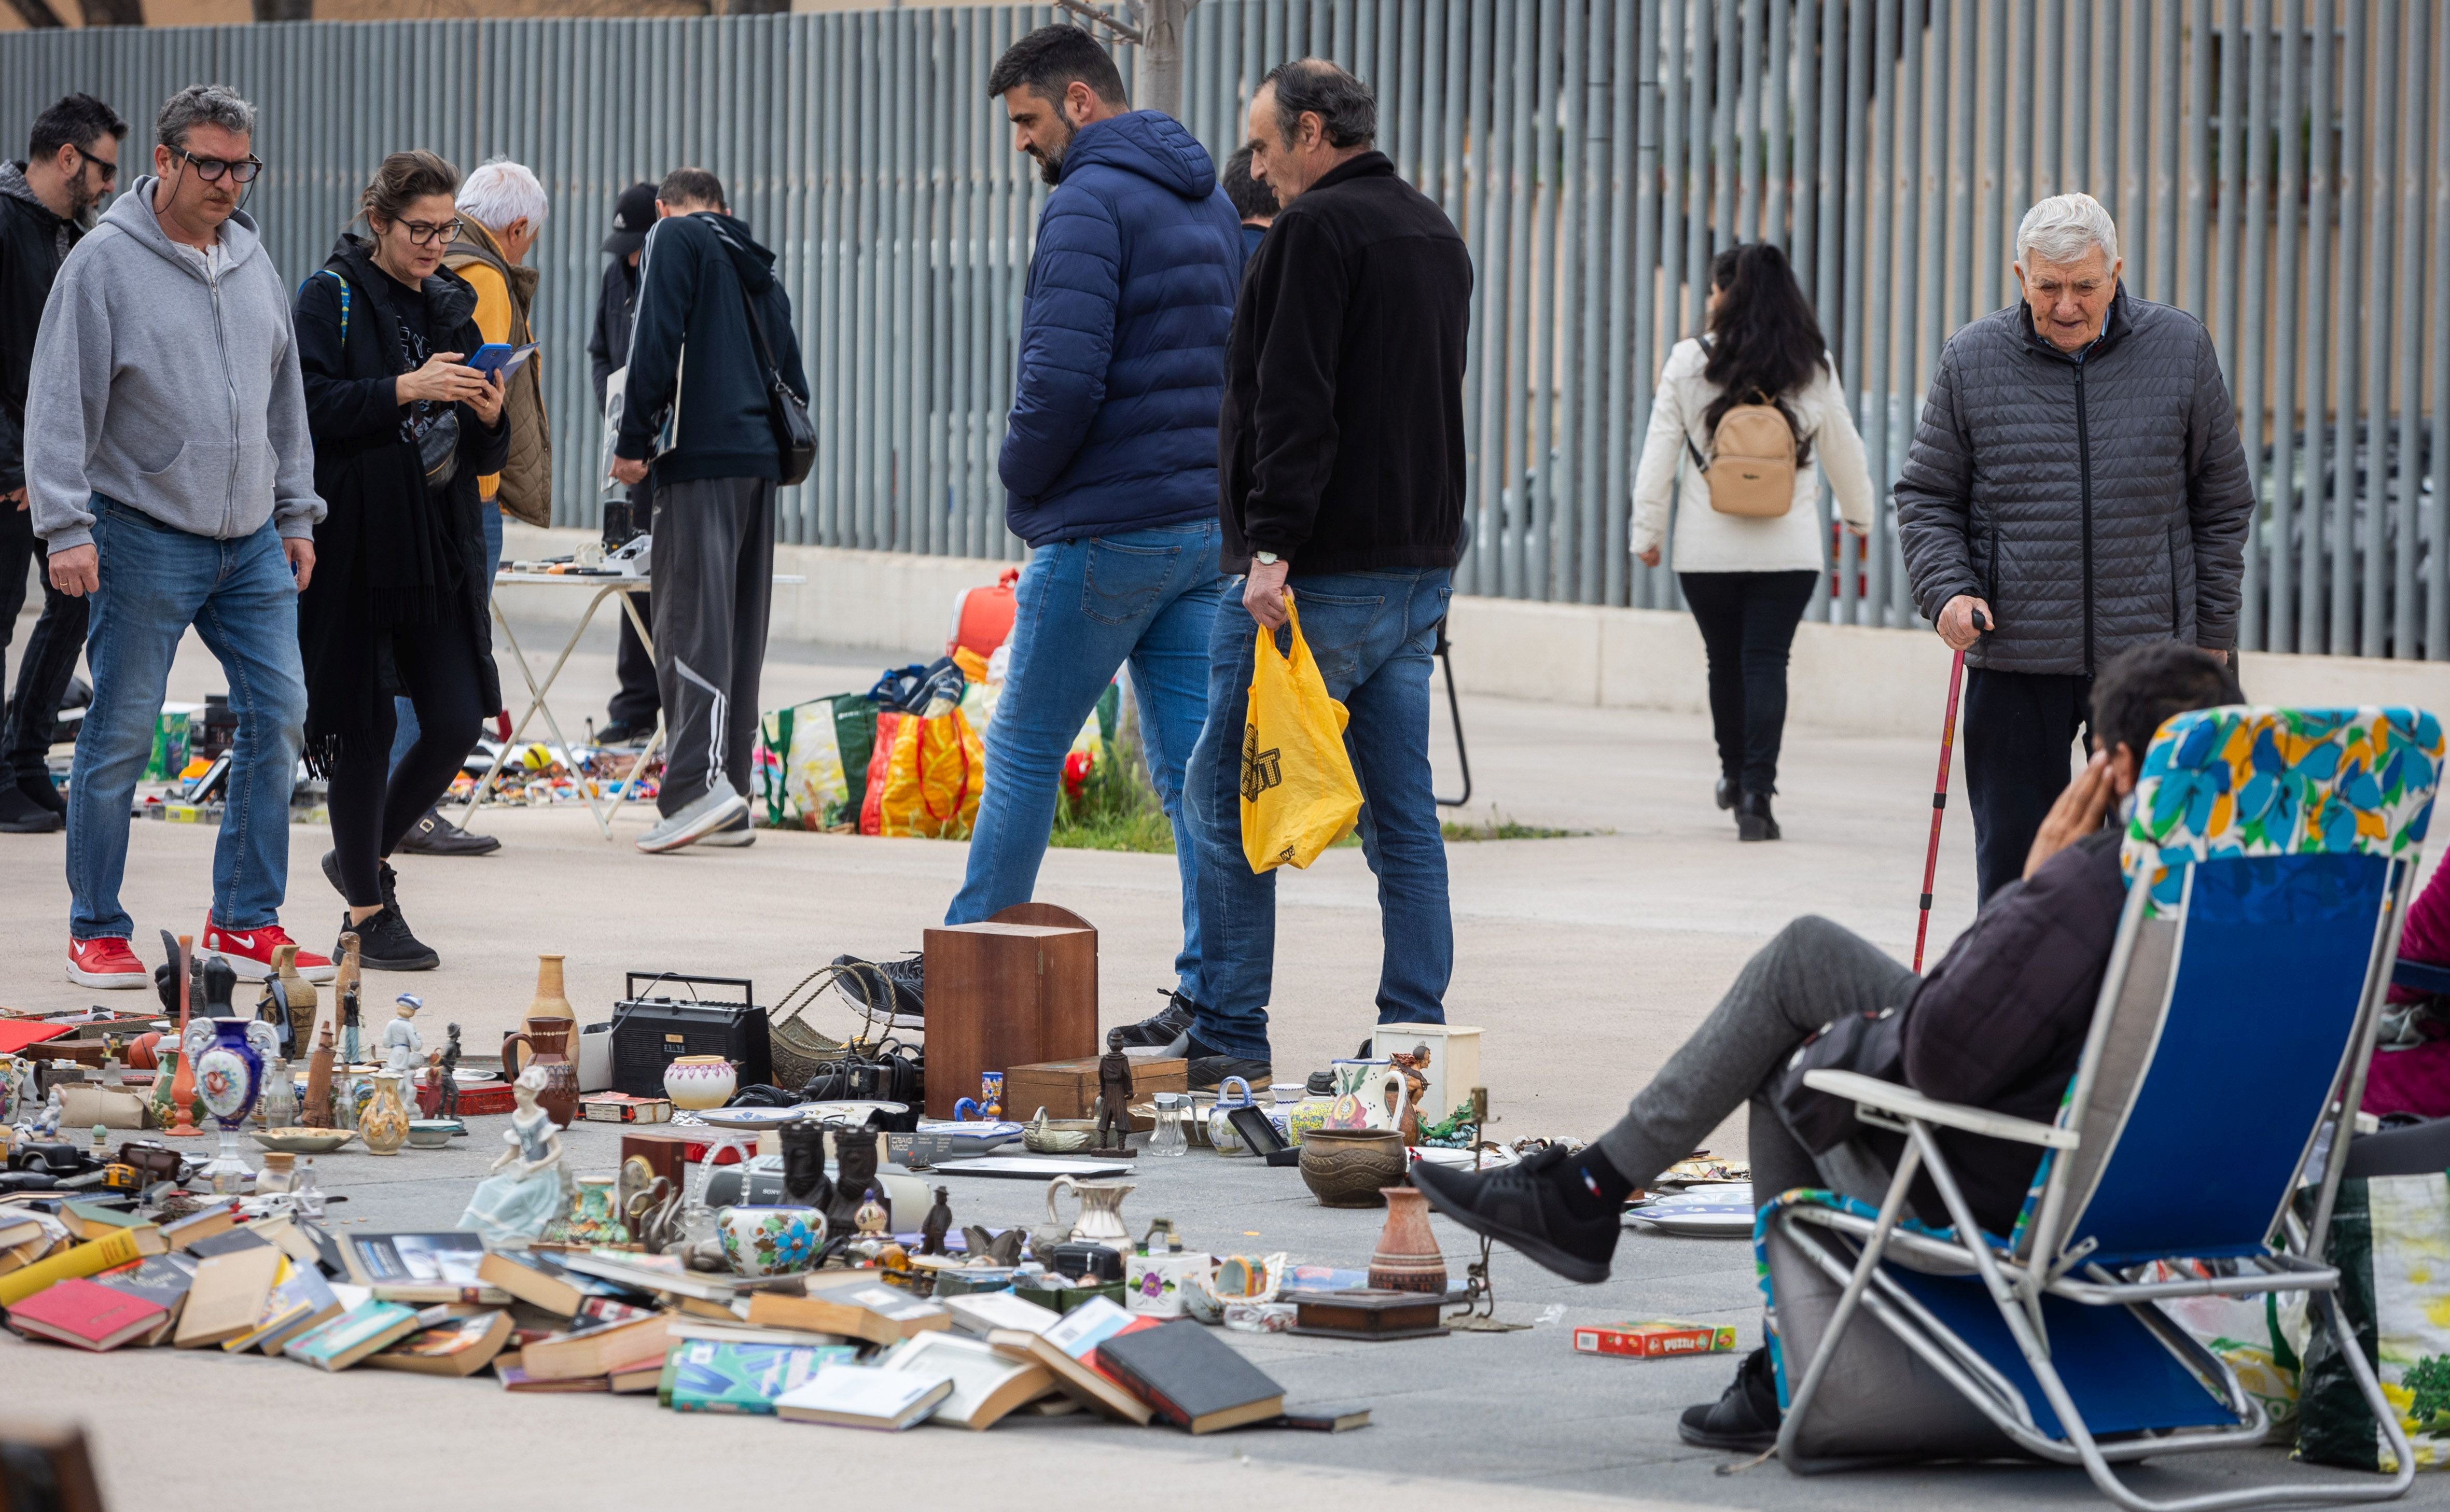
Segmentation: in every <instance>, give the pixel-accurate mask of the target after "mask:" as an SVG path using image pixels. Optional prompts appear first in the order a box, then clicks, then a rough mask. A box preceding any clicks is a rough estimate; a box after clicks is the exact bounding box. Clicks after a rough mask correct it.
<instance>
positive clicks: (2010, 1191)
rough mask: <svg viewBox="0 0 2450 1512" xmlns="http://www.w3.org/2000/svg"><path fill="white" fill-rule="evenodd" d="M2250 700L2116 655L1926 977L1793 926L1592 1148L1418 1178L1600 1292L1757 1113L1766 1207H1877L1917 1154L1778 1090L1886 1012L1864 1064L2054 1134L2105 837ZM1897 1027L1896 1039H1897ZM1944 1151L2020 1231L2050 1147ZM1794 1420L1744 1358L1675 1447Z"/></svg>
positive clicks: (1998, 1222)
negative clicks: (1721, 1146) (1617, 1253)
mask: <svg viewBox="0 0 2450 1512" xmlns="http://www.w3.org/2000/svg"><path fill="white" fill-rule="evenodd" d="M2239 702H2242V695H2241V694H2240V693H2239V691H2238V686H2237V680H2236V678H2235V677H2234V676H2232V675H2231V674H2230V672H2229V670H2228V668H2227V667H2226V664H2225V663H2224V662H2223V661H2221V660H2220V659H2219V658H2217V657H2215V656H2213V655H2211V654H2209V653H2207V652H2205V651H2201V650H2198V649H2194V648H2192V647H2188V646H2181V645H2178V644H2176V643H2175V642H2167V641H2165V642H2159V643H2155V644H2150V645H2144V646H2137V647H2132V648H2130V649H2128V650H2126V651H2123V652H2121V653H2120V654H2119V655H2117V656H2115V657H2113V658H2111V659H2110V662H2109V663H2108V665H2106V666H2105V667H2103V668H2102V669H2101V673H2100V676H2099V677H2098V679H2097V680H2096V681H2095V682H2094V684H2093V690H2092V731H2093V741H2094V746H2095V753H2094V755H2093V757H2092V759H2091V760H2090V762H2089V763H2088V764H2087V765H2086V766H2085V769H2084V772H2083V774H2082V775H2081V776H2079V777H2077V778H2076V780H2075V781H2074V782H2073V783H2071V785H2069V786H2068V788H2067V790H2066V791H2065V792H2063V793H2061V794H2060V795H2059V800H2058V802H2057V803H2056V804H2054V805H2052V807H2051V812H2050V816H2049V818H2048V819H2047V820H2045V821H2044V823H2043V824H2042V827H2041V831H2040V833H2039V834H2038V835H2036V836H2035V837H2034V840H2033V845H2032V852H2031V853H2030V854H2029V855H2028V857H2027V858H2026V862H2025V875H2024V880H2023V881H2022V882H2017V883H2013V884H2011V885H2009V886H2007V887H2004V888H2002V889H2000V891H1999V892H1998V893H1996V894H1995V895H1993V898H1992V899H1991V901H1990V904H1989V906H1987V907H1986V908H1984V909H1983V911H1982V914H1981V917H1980V918H1978V919H1976V920H1975V921H1974V924H1973V926H1972V927H1971V928H1969V929H1967V930H1966V931H1965V933H1964V934H1962V935H1960V936H1958V937H1957V940H1956V942H1955V943H1954V945H1952V946H1950V947H1949V951H1948V954H1947V955H1946V956H1944V957H1942V958H1941V960H1940V961H1939V963H1938V964H1937V965H1936V966H1934V967H1933V968H1932V971H1931V974H1930V975H1929V976H1927V977H1923V978H1920V979H1917V978H1916V977H1915V974H1914V973H1913V972H1911V971H1909V970H1907V969H1906V968H1905V967H1904V966H1902V965H1900V964H1898V963H1897V961H1896V960H1894V959H1892V958H1891V957H1890V956H1889V955H1888V954H1887V952H1885V951H1883V950H1881V949H1880V948H1879V947H1878V946H1876V945H1875V944H1873V943H1872V942H1871V941H1869V940H1864V939H1862V938H1861V937H1860V936H1858V935H1857V934H1855V933H1854V932H1853V931H1851V930H1848V929H1846V928H1843V927H1842V926H1840V925H1838V924H1835V923H1832V922H1830V921H1828V920H1826V919H1821V918H1818V917H1815V916H1810V915H1807V916H1805V917H1804V918H1801V919H1798V920H1796V921H1794V922H1793V923H1790V924H1788V925H1787V926H1786V927H1785V928H1784V929H1782V930H1780V931H1779V934H1778V937H1777V938H1776V939H1774V940H1771V941H1770V942H1769V943H1768V944H1767V945H1766V946H1764V947H1762V949H1761V950H1760V952H1759V953H1758V954H1757V955H1755V956H1754V957H1753V959H1752V960H1750V961H1748V962H1746V963H1745V965H1744V968H1743V970H1742V971H1740V972H1739V973H1738V974H1737V976H1736V980H1735V984H1734V985H1733V986H1732V987H1730V988H1729V989H1728V990H1727V994H1726V996H1725V997H1723V998H1720V999H1719V1005H1718V1006H1717V1007H1716V1008H1715V1009H1713V1010H1711V1013H1710V1017H1709V1018H1706V1019H1704V1020H1702V1023H1701V1027H1700V1028H1699V1029H1697V1030H1695V1031H1694V1033H1693V1036H1692V1037H1691V1038H1689V1039H1687V1040H1685V1041H1684V1043H1683V1045H1682V1047H1681V1048H1679V1049H1678V1050H1677V1052H1676V1053H1675V1054H1674V1055H1673V1056H1669V1057H1668V1060H1667V1063H1666V1064H1665V1065H1664V1066H1663V1067H1661V1068H1660V1072H1659V1075H1658V1076H1656V1077H1654V1078H1653V1079H1652V1080H1651V1083H1650V1085H1648V1086H1647V1087H1644V1088H1643V1090H1642V1091H1641V1092H1639V1093H1637V1094H1636V1095H1634V1098H1633V1101H1632V1104H1631V1105H1630V1106H1629V1107H1628V1108H1627V1109H1626V1111H1625V1115H1624V1117H1623V1118H1620V1119H1618V1120H1617V1122H1616V1125H1615V1127H1613V1128H1611V1129H1609V1130H1608V1131H1607V1132H1606V1133H1605V1134H1602V1135H1600V1137H1599V1138H1598V1140H1597V1141H1596V1142H1594V1143H1592V1144H1590V1145H1588V1146H1585V1148H1584V1149H1582V1150H1580V1151H1576V1152H1573V1153H1566V1152H1564V1151H1562V1150H1552V1151H1545V1152H1543V1153H1539V1154H1536V1155H1533V1156H1532V1157H1531V1158H1529V1159H1527V1160H1525V1161H1523V1162H1522V1163H1520V1164H1519V1165H1514V1166H1508V1167H1506V1168H1503V1169H1501V1170H1498V1171H1494V1172H1489V1173H1482V1174H1473V1173H1468V1172H1460V1171H1453V1170H1449V1169H1447V1168H1444V1167H1437V1166H1429V1165H1418V1166H1415V1167H1414V1168H1413V1170H1412V1184H1413V1185H1414V1186H1417V1187H1419V1188H1421V1189H1422V1191H1423V1192H1426V1193H1427V1194H1428V1196H1429V1203H1430V1205H1431V1206H1433V1207H1435V1208H1436V1209H1437V1210H1438V1211H1439V1212H1442V1213H1444V1214H1446V1215H1447V1216H1448V1217H1449V1218H1451V1219H1453V1220H1454V1221H1455V1222H1457V1223H1460V1224H1462V1225H1463V1226H1464V1227H1465V1228H1467V1229H1469V1230H1471V1231H1473V1232H1475V1233H1479V1234H1484V1235H1486V1236H1488V1237H1489V1238H1491V1239H1495V1240H1497V1241H1499V1242H1501V1243H1504V1244H1507V1245H1510V1246H1512V1247H1513V1248H1514V1249H1516V1250H1520V1251H1522V1253H1523V1254H1525V1255H1526V1256H1527V1257H1529V1258H1530V1259H1532V1260H1534V1261H1537V1262H1538V1263H1539V1264H1541V1265H1543V1266H1546V1268H1547V1269H1549V1270H1553V1271H1555V1272H1556V1273H1557V1274H1559V1275H1562V1276H1564V1277H1565V1278H1566V1279H1568V1280H1572V1281H1581V1282H1598V1281H1604V1280H1605V1279H1606V1278H1607V1273H1608V1258H1609V1256H1610V1255H1611V1254H1612V1253H1613V1252H1614V1250H1615V1249H1616V1242H1617V1236H1618V1235H1619V1234H1620V1233H1621V1232H1623V1226H1622V1221H1621V1213H1622V1211H1623V1207H1624V1198H1625V1196H1626V1194H1627V1193H1628V1192H1631V1191H1632V1190H1633V1189H1634V1188H1636V1187H1643V1186H1647V1185H1649V1184H1650V1182H1651V1181H1652V1180H1654V1179H1655V1178H1656V1177H1657V1176H1658V1175H1659V1174H1660V1173H1662V1172H1663V1171H1665V1170H1666V1169H1667V1168H1668V1167H1669V1166H1671V1165H1673V1164H1675V1163H1676V1162H1677V1161H1679V1160H1682V1159H1683V1158H1684V1157H1685V1156H1686V1155H1688V1154H1690V1153H1692V1152H1693V1150H1694V1148H1695V1147H1696V1146H1697V1145H1699V1144H1700V1142H1701V1139H1702V1138H1703V1137H1704V1136H1706V1135H1707V1134H1709V1132H1710V1131H1711V1130H1712V1129H1713V1128H1715V1127H1717V1126H1718V1124H1719V1123H1720V1121H1721V1119H1724V1118H1725V1117H1726V1116H1727V1115H1730V1114H1732V1113H1734V1112H1735V1111H1736V1109H1737V1108H1739V1107H1740V1106H1742V1105H1743V1104H1744V1103H1746V1102H1747V1101H1749V1102H1750V1103H1751V1105H1752V1107H1751V1121H1750V1135H1751V1143H1750V1148H1751V1156H1752V1173H1753V1192H1755V1193H1756V1195H1757V1196H1758V1197H1759V1198H1760V1200H1761V1201H1762V1202H1764V1203H1766V1202H1768V1201H1769V1200H1770V1199H1772V1198H1774V1197H1776V1196H1777V1195H1778V1194H1779V1193H1780V1192H1785V1191H1788V1190H1790V1189H1792V1188H1798V1187H1825V1188H1830V1189H1833V1190H1835V1191H1838V1192H1844V1193H1846V1194H1848V1195H1851V1196H1855V1197H1857V1198H1861V1199H1866V1200H1869V1201H1872V1202H1877V1201H1878V1200H1879V1198H1880V1195H1881V1193H1882V1192H1884V1191H1886V1190H1887V1188H1888V1186H1889V1177H1890V1173H1891V1171H1892V1170H1893V1169H1894V1167H1895V1164H1896V1159H1897V1156H1898V1153H1899V1152H1900V1150H1901V1149H1902V1144H1903V1141H1902V1140H1901V1139H1899V1138H1898V1137H1897V1136H1896V1135H1895V1134H1879V1133H1876V1132H1873V1133H1869V1134H1858V1135H1857V1137H1854V1138H1851V1139H1848V1140H1845V1141H1844V1142H1842V1143H1838V1144H1835V1145H1833V1146H1831V1147H1830V1148H1828V1149H1827V1150H1825V1151H1823V1152H1821V1153H1818V1154H1815V1153H1812V1152H1811V1151H1810V1150H1809V1149H1807V1148H1806V1147H1805V1145H1804V1143H1803V1142H1802V1141H1801V1140H1799V1138H1798V1136H1797V1134H1796V1133H1795V1132H1794V1131H1793V1130H1791V1129H1790V1128H1789V1127H1788V1124H1787V1123H1786V1122H1785V1121H1784V1120H1783V1119H1781V1117H1780V1115H1779V1108H1778V1103H1777V1101H1776V1100H1774V1098H1773V1096H1772V1095H1771V1094H1772V1092H1773V1090H1774V1088H1775V1086H1776V1084H1777V1083H1779V1081H1780V1080H1781V1079H1783V1073H1784V1071H1785V1069H1786V1066H1787V1062H1788V1059H1789V1058H1790V1057H1791V1056H1794V1055H1795V1053H1796V1051H1797V1049H1798V1048H1799V1046H1801V1045H1803V1044H1804V1042H1805V1041H1806V1040H1807V1039H1810V1038H1812V1037H1814V1036H1815V1035H1816V1034H1818V1032H1819V1031H1821V1030H1822V1029H1823V1028H1826V1027H1830V1026H1832V1025H1833V1023H1834V1022H1835V1021H1836V1020H1838V1019H1841V1018H1847V1017H1849V1016H1854V1015H1878V1014H1880V1013H1882V1012H1883V1011H1884V1010H1896V1018H1895V1019H1894V1020H1892V1021H1891V1023H1889V1024H1885V1025H1881V1026H1879V1027H1878V1028H1876V1029H1872V1028H1869V1027H1868V1026H1867V1031H1866V1032H1865V1033H1863V1034H1862V1035H1860V1036H1859V1037H1857V1040H1856V1044H1857V1048H1858V1051H1859V1052H1860V1053H1861V1056H1862V1057H1867V1058H1868V1059H1869V1060H1871V1061H1878V1060H1880V1059H1882V1058H1883V1056H1882V1054H1881V1052H1882V1049H1883V1047H1885V1049H1886V1057H1885V1058H1887V1060H1888V1062H1889V1063H1888V1064H1887V1065H1886V1066H1882V1065H1878V1064H1872V1063H1866V1059H1865V1058H1857V1062H1856V1064H1855V1065H1854V1066H1853V1069H1856V1070H1858V1071H1874V1072H1876V1073H1877V1072H1880V1071H1883V1070H1885V1071H1886V1072H1887V1075H1888V1079H1890V1080H1900V1079H1901V1080H1903V1081H1904V1082H1905V1084H1906V1085H1908V1086H1911V1087H1913V1088H1915V1089H1916V1090H1917V1091H1919V1092H1922V1093H1923V1094H1925V1095H1929V1096H1931V1097H1934V1098H1937V1099H1940V1100H1943V1101H1948V1102H1958V1103H1970V1104H1974V1105H1975V1106H1977V1107H1982V1108H1987V1109H1991V1110H1993V1111H1995V1112H1998V1113H2003V1114H2008V1115H2013V1116H2015V1117H2018V1118H2026V1119H2032V1120H2036V1121H2043V1122H2046V1121H2048V1120H2049V1119H2050V1118H2051V1115H2053V1114H2054V1113H2055V1112H2056V1111H2057V1109H2058V1106H2059V1101H2060V1098H2061V1096H2062V1095H2063V1094H2064V1093H2065V1091H2066V1089H2067V1085H2068V1078H2069V1077H2070V1076H2071V1075H2072V1074H2073V1073H2074V1071H2075V1069H2076V1061H2077V1057H2078V1056H2079V1055H2080V1053H2081V1052H2082V1050H2083V1048H2084V1043H2085V1035H2086V1030H2087V1028H2088V1027H2089V1026H2090V1023H2091V1020H2092V1011H2093V1002H2094V999H2095V998H2096V997H2097V996H2098V995H2099V993H2100V990H2101V980H2102V975H2103V972H2104V970H2105V968H2106V967H2107V966H2108V965H2109V962H2110V945H2111V943H2112V941H2113V940H2115V939H2116V937H2117V934H2118V921H2119V914H2120V912H2121V910H2122V909H2123V908H2124V907H2125V905H2126V894H2127V888H2126V884H2125V882H2123V881H2122V880H2121V876H2120V871H2119V862H2118V843H2119V835H2120V831H2119V829H2118V827H2117V826H2116V825H2114V824H2112V825H2107V826H2106V825H2105V823H2104V822H2105V820H2106V819H2107V818H2108V817H2109V816H2110V815H2112V814H2114V813H2115V812H2116V810H2117V807H2118V804H2119V800H2121V799H2123V798H2125V797H2126V796H2127V795H2128V794H2129V793H2130V792H2132V791H2133V790H2134V787H2135V780H2136V770H2137V766H2138V764H2139V763H2140V761H2141V760H2142V753H2143V751H2144V750H2145V748H2146V747H2147V746H2149V745H2150V743H2151V739H2152V733H2153V731H2155V730H2157V729H2158V728H2160V727H2161V725H2162V723H2163V722H2164V721H2165V720H2167V719H2168V718H2169V717H2170V716H2171V715H2173V714H2178V713H2182V712H2184V711H2186V710H2188V709H2195V708H2216V707H2218V706H2220V705H2223V704H2235V703H2239ZM1897 1020H1901V1026H1902V1029H1903V1034H1902V1036H1901V1037H1900V1036H1898V1035H1896V1034H1895V1033H1894V1032H1892V1031H1893V1030H1894V1029H1895V1028H1896V1027H1897V1026H1898V1025H1897V1022H1896V1021H1897ZM1900 1038H1901V1040H1902V1044H1901V1045H1900ZM1837 1039H1838V1036H1832V1040H1833V1041H1836V1040H1837ZM1899 1049H1901V1050H1902V1066H1901V1067H1898V1066H1897V1065H1896V1055H1897V1052H1898V1050H1899ZM1900 1072H1901V1074H1900ZM1941 1142H1942V1145H1943V1147H1944V1148H1946V1149H1947V1151H1948V1153H1949V1159H1950V1161H1951V1162H1952V1164H1953V1166H1954V1171H1955V1174H1956V1178H1957V1181H1958V1183H1959V1184H1960V1186H1961V1187H1962V1188H1963V1191H1964V1193H1965V1196H1966V1200H1967V1201H1968V1202H1969V1203H1970V1204H1971V1205H1972V1207H1973V1211H1974V1215H1975V1216H1976V1217H1977V1218H1978V1219H1980V1220H1981V1222H1982V1224H1983V1226H1984V1227H1985V1228H1986V1229H1989V1230H1992V1231H1994V1232H1998V1233H2005V1232H2007V1231H2009V1229H2010V1228H2012V1227H2013V1225H2014V1223H2015V1221H2016V1214H2017V1211H2018V1209H2019V1208H2020V1207H2021V1206H2022V1205H2023V1203H2024V1200H2025V1192H2026V1190H2027V1188H2029V1187H2030V1186H2031V1185H2032V1178H2033V1170H2034V1167H2035V1165H2036V1163H2037V1162H2038V1160H2039V1158H2040V1155H2041V1151H2040V1150H2039V1149H2038V1148H2036V1147H2033V1146H2030V1145H2023V1144H2013V1143H2010V1142H2008V1141H2005V1140H1999V1139H1986V1138H1975V1137H1972V1136H1967V1135H1959V1134H1947V1135H1943V1136H1942V1141H1941ZM1914 1207H1915V1212H1916V1213H1917V1214H1918V1215H1919V1216H1922V1217H1924V1218H1926V1219H1927V1220H1929V1221H1931V1222H1934V1223H1939V1224H1944V1223H1946V1222H1948V1216H1947V1213H1946V1211H1945V1209H1944V1207H1943V1205H1942V1204H1941V1202H1940V1201H1939V1199H1938V1195H1937V1193H1936V1192H1935V1191H1933V1190H1932V1189H1931V1186H1930V1183H1929V1181H1928V1180H1927V1179H1926V1180H1925V1181H1923V1182H1921V1183H1919V1184H1918V1185H1917V1187H1916V1189H1915V1202H1914ZM1778 1430H1779V1396H1778V1387H1777V1384H1776V1382H1775V1380H1774V1378H1773V1375H1772V1370H1771V1362H1770V1359H1769V1353H1768V1350H1767V1349H1766V1347H1764V1348H1761V1349H1756V1350H1754V1351H1753V1352H1752V1353H1751V1354H1750V1355H1749V1356H1747V1357H1746V1358H1745V1360H1744V1362H1743V1365H1742V1366H1741V1367H1740V1369H1739V1370H1738V1371H1737V1373H1736V1381H1735V1384H1734V1385H1733V1386H1729V1387H1728V1388H1727V1391H1726V1394H1725V1395H1724V1396H1722V1397H1721V1398H1720V1400H1719V1401H1718V1402H1716V1403H1714V1404H1703V1405H1697V1406H1693V1407H1689V1408H1687V1409H1686V1410H1685V1412H1684V1416H1683V1419H1682V1422H1681V1423H1680V1424H1679V1425H1678V1432H1679V1433H1680V1434H1681V1435H1682V1438H1683V1439H1684V1441H1685V1442H1686V1443H1688V1444H1701V1445H1703V1446H1705V1447H1710V1448H1721V1449H1738V1450H1748V1451H1759V1450H1763V1449H1767V1448H1769V1447H1770V1446H1771V1445H1772V1444H1775V1443H1776V1442H1777V1440H1778Z"/></svg>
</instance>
